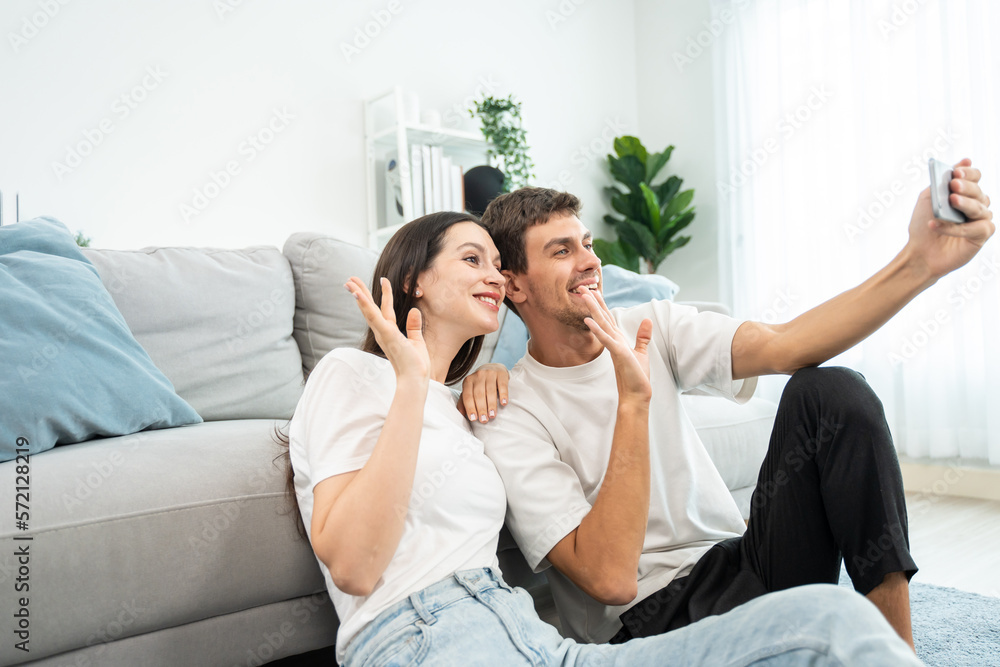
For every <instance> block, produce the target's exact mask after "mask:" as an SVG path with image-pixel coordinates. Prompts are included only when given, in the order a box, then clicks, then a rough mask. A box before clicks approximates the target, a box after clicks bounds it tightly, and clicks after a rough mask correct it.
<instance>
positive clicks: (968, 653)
mask: <svg viewBox="0 0 1000 667" xmlns="http://www.w3.org/2000/svg"><path fill="white" fill-rule="evenodd" d="M919 577H920V575H919V574H918V575H917V578H918V579H919ZM840 585H841V586H847V587H850V588H853V586H851V580H850V579H849V578H848V577H847V572H846V571H843V570H842V571H841V573H840ZM910 615H911V617H912V620H913V641H914V643H915V644H916V647H917V656H919V657H920V659H921V660H923V661H924V664H926V665H927V666H928V667H991V666H1000V598H995V597H989V596H985V595H976V594H975V593H967V592H965V591H960V590H958V589H955V588H945V587H944V586H933V585H931V584H921V583H919V582H912V583H911V584H910Z"/></svg>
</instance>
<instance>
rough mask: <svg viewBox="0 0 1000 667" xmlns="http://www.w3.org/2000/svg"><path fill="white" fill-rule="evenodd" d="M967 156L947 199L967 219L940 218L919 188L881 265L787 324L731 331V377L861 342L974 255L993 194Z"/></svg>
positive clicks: (784, 368) (795, 363)
mask: <svg viewBox="0 0 1000 667" xmlns="http://www.w3.org/2000/svg"><path fill="white" fill-rule="evenodd" d="M971 165H972V162H971V160H969V159H965V160H962V161H961V162H959V163H958V164H957V165H955V170H954V174H953V178H952V181H951V195H950V197H949V203H950V204H951V205H952V206H953V207H955V208H957V209H958V210H960V211H962V212H963V213H965V215H966V217H968V218H969V222H966V223H961V224H956V223H954V222H945V221H942V220H937V219H935V218H934V214H933V212H932V210H931V198H930V189H926V190H924V191H923V192H921V193H920V196H919V197H918V198H917V205H916V207H915V208H914V210H913V217H912V218H911V219H910V227H909V240H908V241H907V243H906V246H904V248H903V250H902V251H901V252H900V253H899V254H898V255H896V257H895V258H894V259H893V260H892V261H891V262H890V263H889V264H888V266H886V267H885V268H883V269H882V270H881V271H879V272H878V273H876V274H875V275H874V276H872V277H871V278H869V279H868V280H866V281H865V282H863V283H862V284H860V285H858V286H857V287H855V288H854V289H851V290H848V291H846V292H844V293H843V294H840V295H838V296H836V297H834V298H832V299H830V300H829V301H827V302H825V303H823V304H820V305H819V306H816V307H815V308H813V309H812V310H809V311H807V312H805V313H802V314H801V315H799V316H798V317H796V318H795V319H793V320H792V321H790V322H787V323H785V324H764V323H761V322H744V323H743V324H742V325H740V328H739V329H737V331H736V335H735V336H734V337H733V347H732V359H733V379H735V380H738V379H741V378H748V377H754V376H757V375H766V374H774V373H789V374H790V373H794V372H795V371H796V370H798V369H800V368H804V367H806V366H817V365H819V364H821V363H823V362H824V361H827V360H828V359H830V358H832V357H835V356H836V355H838V354H840V353H841V352H843V351H844V350H847V349H849V348H851V347H853V346H854V345H856V344H858V343H859V342H861V341H862V340H864V339H865V338H867V337H868V336H870V335H871V334H872V332H874V331H875V330H876V329H878V328H879V327H881V326H882V325H883V324H885V323H886V322H887V321H889V319H890V318H891V317H892V316H893V315H895V314H896V313H898V312H899V311H900V310H901V309H902V308H903V306H905V305H906V304H907V303H909V302H910V301H911V300H913V298H914V297H915V296H917V295H918V294H920V292H922V291H924V290H925V289H927V288H928V287H930V286H931V285H933V284H934V283H935V282H937V280H938V278H940V277H941V276H944V275H946V274H948V273H950V272H951V271H954V270H955V269H957V268H959V267H961V266H964V265H965V264H967V263H968V262H969V260H971V259H972V258H973V257H974V256H975V255H976V253H977V252H979V249H980V248H982V246H983V244H984V243H986V241H987V239H989V238H990V236H992V235H993V232H994V231H995V229H996V226H995V225H994V224H993V222H992V220H993V212H992V211H990V209H989V206H990V198H989V197H988V196H986V194H984V193H983V191H982V189H980V187H979V179H980V177H981V174H980V172H979V170H978V169H975V168H972V167H971Z"/></svg>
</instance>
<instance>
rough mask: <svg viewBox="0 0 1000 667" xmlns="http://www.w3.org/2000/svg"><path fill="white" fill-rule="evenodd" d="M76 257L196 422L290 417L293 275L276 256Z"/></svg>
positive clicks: (296, 392)
mask: <svg viewBox="0 0 1000 667" xmlns="http://www.w3.org/2000/svg"><path fill="white" fill-rule="evenodd" d="M84 252H85V254H86V255H87V256H88V257H89V258H90V259H91V261H93V263H94V265H95V266H96V267H97V270H98V271H99V272H100V274H101V279H102V280H103V281H104V284H105V285H106V286H107V288H108V291H109V292H111V295H112V296H113V297H114V299H115V303H117V304H118V308H119V309H120V310H121V312H122V315H124V316H125V321H126V322H128V325H129V327H130V328H131V329H132V333H133V334H135V337H136V339H138V341H139V342H140V343H141V344H142V346H143V347H144V348H146V351H147V352H149V356H150V357H152V358H153V361H154V362H155V363H156V365H157V366H159V368H160V370H162V371H163V373H164V374H165V375H166V376H167V377H168V378H170V381H171V382H173V384H174V387H175V388H176V389H177V393H178V394H180V395H181V396H182V397H183V398H184V399H185V400H187V401H188V402H189V403H190V404H191V405H192V406H194V408H195V409H196V410H197V411H198V412H199V413H200V414H201V416H202V417H203V418H204V419H205V420H207V421H211V420H219V419H255V418H281V419H288V418H289V417H291V415H292V412H293V410H294V409H295V404H296V403H297V402H298V399H299V396H300V395H301V393H302V384H303V382H302V359H301V357H300V356H299V348H298V346H297V345H296V344H295V340H294V339H293V338H292V316H293V313H294V310H295V289H294V286H293V283H292V271H291V269H290V268H289V266H288V261H287V260H286V259H285V258H284V257H283V256H282V254H281V253H280V252H278V250H277V249H276V248H268V247H252V248H245V249H243V250H218V249H212V248H144V249H142V250H94V249H90V248H88V249H86V250H85V251H84Z"/></svg>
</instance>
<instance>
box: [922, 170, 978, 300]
mask: <svg viewBox="0 0 1000 667" xmlns="http://www.w3.org/2000/svg"><path fill="white" fill-rule="evenodd" d="M942 164H943V163H942ZM946 166H947V165H945V167H946ZM931 175H932V185H931V187H930V188H927V189H925V190H924V191H923V192H921V193H920V196H919V197H917V205H916V206H915V207H914V209H913V216H912V218H911V219H910V228H909V233H910V238H909V241H908V242H907V248H906V251H907V252H908V254H909V259H910V260H911V261H914V262H917V263H918V264H919V267H920V269H922V270H923V271H926V272H927V273H928V274H929V275H928V276H927V277H928V279H932V280H937V279H938V278H940V277H941V276H943V275H946V274H948V273H950V272H952V271H954V270H955V269H957V268H959V267H961V266H964V265H965V264H967V263H968V262H969V260H971V259H972V258H973V257H974V256H975V255H976V253H977V252H979V249H980V248H982V247H983V244H984V243H986V241H987V240H988V239H989V238H990V237H991V236H992V235H993V232H994V231H995V230H996V226H995V225H994V224H993V212H992V211H991V210H990V208H989V206H990V198H989V197H988V196H987V195H986V193H984V192H983V191H982V189H981V188H980V187H979V180H980V178H982V173H981V172H980V171H979V170H978V169H976V168H975V167H973V166H972V160H970V159H968V158H965V159H963V160H962V161H961V162H959V163H958V164H956V165H955V166H954V168H953V169H951V178H948V173H947V169H944V168H942V167H940V166H934V165H933V163H932V165H931ZM943 186H946V187H947V194H946V195H945V193H944V192H943V190H942V187H943ZM932 189H934V190H935V192H936V194H934V195H932V192H931V191H932ZM942 199H943V200H944V201H942ZM945 205H947V206H948V208H947V209H946V208H945V207H944V206H945ZM948 209H951V210H950V211H949V210H948ZM939 214H940V215H944V216H948V217H951V218H952V219H951V220H949V219H948V217H945V218H940V217H938V215H939ZM958 214H961V215H962V216H964V217H965V218H966V219H967V220H968V221H967V222H957V221H956V220H957V219H958V218H959V215H958Z"/></svg>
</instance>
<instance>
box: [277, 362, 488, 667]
mask: <svg viewBox="0 0 1000 667" xmlns="http://www.w3.org/2000/svg"><path fill="white" fill-rule="evenodd" d="M395 391H396V375H395V372H394V371H393V369H392V366H391V365H390V364H389V362H388V361H387V360H385V359H383V358H381V357H377V356H375V355H372V354H368V353H366V352H361V351H360V350H355V349H338V350H334V351H332V352H330V353H329V354H327V355H326V356H325V357H323V359H322V360H321V361H320V362H319V364H317V365H316V368H315V369H314V370H313V372H312V374H311V375H310V376H309V381H308V382H307V383H306V387H305V391H304V392H303V394H302V398H301V399H300V400H299V403H298V407H296V409H295V415H294V416H293V417H292V421H291V426H290V427H289V439H290V441H291V444H290V456H291V462H292V468H293V470H294V471H295V495H296V497H297V499H298V504H299V510H300V511H301V512H302V520H303V522H304V523H305V525H306V528H307V530H308V528H309V525H310V522H311V520H312V511H313V489H314V487H315V486H316V484H318V483H319V482H321V481H323V480H324V479H327V478H328V477H332V476H334V475H339V474H342V473H346V472H351V471H355V470H360V469H361V468H362V467H363V466H364V465H365V463H366V462H367V461H368V458H369V456H371V453H372V450H373V449H374V447H375V443H376V442H377V441H378V437H379V434H380V433H381V431H382V425H383V424H384V423H385V418H386V415H387V414H388V412H389V406H390V404H391V403H392V400H393V396H394V394H395ZM455 403H456V397H455V395H454V394H453V393H452V391H451V390H450V389H448V388H447V387H446V386H444V385H443V384H441V383H439V382H431V383H430V386H429V388H428V392H427V401H426V404H425V407H424V424H423V431H422V432H421V435H420V449H419V450H418V453H417V465H416V473H415V475H414V480H413V491H412V493H411V495H410V503H409V507H408V508H407V514H406V524H405V527H404V529H403V536H402V538H401V539H400V541H399V547H398V548H397V549H396V553H395V555H394V556H393V557H392V561H391V562H390V563H389V566H388V567H387V568H386V570H385V572H384V573H383V574H382V578H381V579H379V581H378V583H377V584H376V586H375V590H373V591H372V593H371V595H369V596H367V597H358V596H353V595H347V594H345V593H343V592H341V591H340V590H339V589H338V588H337V587H336V586H335V585H334V583H333V580H332V578H331V577H330V571H329V570H328V569H327V567H326V565H324V564H323V563H322V562H321V561H319V559H318V558H317V561H318V562H319V567H320V570H322V572H323V576H324V578H325V579H326V587H327V590H328V591H329V592H330V597H331V599H332V600H333V604H334V607H335V608H336V610H337V615H338V616H339V617H340V630H339V632H338V635H337V659H338V661H341V662H343V660H344V654H345V652H346V649H347V645H348V643H349V642H350V641H351V639H352V638H353V637H354V636H355V635H356V634H357V633H358V631H359V630H361V628H363V627H364V626H365V625H366V624H367V623H369V622H370V621H371V620H373V619H374V618H375V617H376V616H378V615H379V614H380V613H381V612H382V611H384V610H385V609H387V608H388V607H390V606H392V605H393V604H395V603H396V602H399V601H400V600H402V599H404V598H406V597H407V596H409V595H410V594H411V593H414V592H416V591H419V590H422V589H424V588H426V587H427V586H429V585H431V584H433V583H436V582H438V581H441V580H442V579H444V578H445V577H448V576H449V575H451V574H452V573H454V572H457V571H459V570H466V569H471V568H480V567H494V568H496V567H497V556H496V551H497V539H498V536H499V534H500V528H501V527H502V526H503V521H504V513H505V511H506V497H505V494H504V487H503V482H502V481H501V479H500V475H499V473H497V470H496V468H495V467H494V466H493V463H492V462H491V461H490V460H489V459H488V458H486V455H485V454H484V453H483V444H482V442H480V441H479V440H478V439H476V438H475V436H473V435H472V432H471V427H470V424H469V421H468V420H467V419H466V418H465V417H463V416H462V415H461V414H459V412H458V410H457V409H456V407H455ZM310 539H311V538H310ZM498 571H499V570H498Z"/></svg>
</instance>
